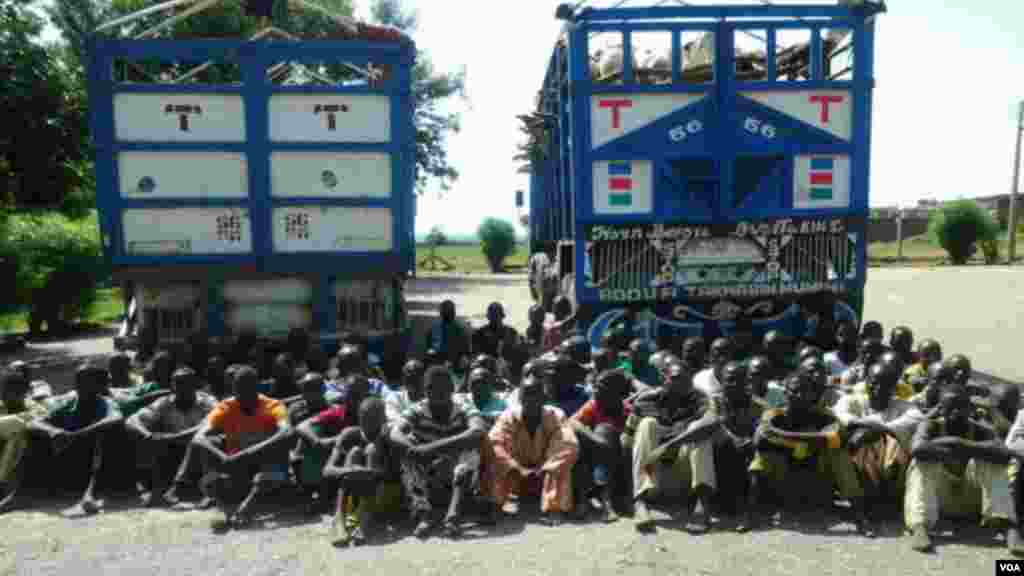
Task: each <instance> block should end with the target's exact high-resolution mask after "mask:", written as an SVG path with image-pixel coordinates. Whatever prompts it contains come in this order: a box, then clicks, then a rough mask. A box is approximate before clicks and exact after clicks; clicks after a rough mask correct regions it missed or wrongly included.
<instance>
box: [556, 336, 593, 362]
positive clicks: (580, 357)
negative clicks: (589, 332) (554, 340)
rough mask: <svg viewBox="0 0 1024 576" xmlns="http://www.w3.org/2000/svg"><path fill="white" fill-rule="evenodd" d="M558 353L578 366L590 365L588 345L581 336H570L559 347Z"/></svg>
mask: <svg viewBox="0 0 1024 576" xmlns="http://www.w3.org/2000/svg"><path fill="white" fill-rule="evenodd" d="M559 352H560V353H561V354H562V355H564V356H567V357H569V358H571V359H572V361H573V362H575V363H576V364H579V365H580V366H583V365H586V364H590V360H591V358H590V343H589V342H587V339H586V338H584V337H583V336H571V337H569V338H568V339H566V340H565V341H563V342H562V344H561V345H560V346H559Z"/></svg>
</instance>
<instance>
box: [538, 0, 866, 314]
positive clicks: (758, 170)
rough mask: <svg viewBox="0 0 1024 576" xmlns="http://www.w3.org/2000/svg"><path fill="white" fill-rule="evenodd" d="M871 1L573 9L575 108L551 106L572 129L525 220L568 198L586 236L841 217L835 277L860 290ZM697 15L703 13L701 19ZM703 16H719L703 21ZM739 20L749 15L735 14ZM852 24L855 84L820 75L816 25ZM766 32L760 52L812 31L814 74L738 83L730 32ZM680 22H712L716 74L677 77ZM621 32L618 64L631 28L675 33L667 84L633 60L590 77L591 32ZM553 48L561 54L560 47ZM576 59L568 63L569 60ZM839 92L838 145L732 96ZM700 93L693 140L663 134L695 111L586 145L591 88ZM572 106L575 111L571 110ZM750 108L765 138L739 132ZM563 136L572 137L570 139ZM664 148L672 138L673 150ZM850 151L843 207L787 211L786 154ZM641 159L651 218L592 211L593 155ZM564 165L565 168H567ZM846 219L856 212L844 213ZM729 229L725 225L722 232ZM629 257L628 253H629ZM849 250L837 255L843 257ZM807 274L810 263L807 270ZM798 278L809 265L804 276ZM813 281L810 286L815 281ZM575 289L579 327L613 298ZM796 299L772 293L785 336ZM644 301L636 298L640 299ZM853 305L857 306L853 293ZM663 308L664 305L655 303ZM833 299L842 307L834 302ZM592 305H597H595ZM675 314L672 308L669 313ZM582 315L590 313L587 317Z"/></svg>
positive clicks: (552, 77) (577, 232)
mask: <svg viewBox="0 0 1024 576" xmlns="http://www.w3.org/2000/svg"><path fill="white" fill-rule="evenodd" d="M882 11H884V10H882V9H881V8H880V7H878V6H875V5H872V6H865V7H858V8H849V7H841V6H834V5H832V6H796V7H795V6H757V5H750V6H712V7H693V6H685V7H670V6H657V7H648V8H620V9H611V10H597V9H584V10H582V11H581V12H580V13H579V14H578V18H577V20H578V22H577V25H576V26H569V27H568V28H567V30H568V49H569V51H570V55H571V57H570V61H571V64H570V81H571V82H572V85H573V93H572V109H571V110H566V109H564V108H561V107H558V106H555V107H554V108H550V109H549V110H548V111H549V112H550V113H553V114H555V115H556V117H557V122H558V123H559V124H560V125H561V126H562V127H565V126H566V125H568V126H569V127H570V128H571V130H563V133H562V134H560V135H559V137H558V138H556V139H555V140H554V143H555V144H556V147H557V150H554V151H553V152H552V156H554V157H557V158H560V159H562V160H564V159H565V158H568V159H569V163H568V165H567V164H566V162H564V161H556V162H553V163H550V164H549V165H545V164H538V165H537V166H536V169H539V170H543V171H544V173H543V174H541V175H534V177H533V178H532V179H531V180H532V182H533V183H535V185H536V186H538V187H543V188H544V190H543V194H537V195H536V196H537V197H538V199H542V200H543V201H544V204H543V205H536V206H535V205H534V202H535V201H534V200H532V199H531V200H532V201H531V217H535V216H540V217H541V219H543V215H548V216H549V217H551V216H553V215H551V214H550V212H551V211H552V210H554V211H563V210H564V206H565V205H566V199H567V198H571V199H572V200H573V201H574V202H573V203H574V204H575V210H573V211H572V214H571V215H563V216H565V217H571V216H575V218H576V220H575V226H574V227H573V231H572V236H575V237H576V238H585V237H586V232H587V230H589V226H590V225H593V224H602V225H609V226H614V225H626V224H628V225H631V226H635V225H642V224H651V223H664V224H674V225H681V223H685V224H687V225H691V224H697V225H700V224H707V225H710V226H711V227H712V228H716V229H717V228H722V227H727V226H729V225H736V223H738V222H745V223H748V224H749V223H755V224H756V223H757V222H759V221H763V220H765V219H774V220H780V219H789V218H793V217H797V218H798V219H804V218H816V219H820V220H835V219H843V220H844V221H847V222H849V223H850V226H849V228H848V230H849V232H850V233H851V234H854V235H855V237H856V238H857V241H856V242H855V249H854V252H855V253H856V254H857V258H856V259H855V261H854V262H853V265H854V267H855V274H854V276H853V277H850V278H845V279H842V280H839V281H838V282H839V283H840V284H843V285H844V286H845V289H846V290H848V291H849V292H850V294H856V293H859V292H860V290H861V288H862V286H863V282H864V274H865V271H866V264H865V259H864V256H865V253H866V244H865V242H864V236H863V233H862V231H863V229H864V226H863V222H859V221H858V220H857V219H858V218H861V219H862V218H863V217H864V215H865V214H866V212H867V206H868V176H869V172H868V168H869V158H870V154H869V152H870V134H871V115H870V113H871V92H872V89H873V82H874V80H873V51H874V42H873V39H874V24H873V23H872V22H868V23H865V21H864V20H865V18H867V17H869V16H872V15H874V14H876V13H879V12H882ZM698 19H704V21H698ZM706 19H715V20H718V22H714V23H708V22H707V21H706ZM739 19H746V20H742V21H741V20H739ZM830 28H850V29H852V30H853V31H854V37H853V43H854V56H855V62H856V65H855V70H854V78H853V79H852V80H844V81H827V80H824V79H823V78H822V76H823V69H824V65H823V62H822V61H821V58H820V54H819V53H820V46H821V44H822V42H821V37H820V33H821V31H822V30H824V29H830ZM755 29H756V30H768V31H769V32H771V33H770V34H769V35H768V42H767V50H768V52H769V53H774V52H775V51H776V49H777V43H776V42H775V34H774V32H776V31H778V30H793V29H807V30H810V31H812V35H811V38H812V45H811V49H812V53H813V54H814V56H813V57H812V60H811V63H810V66H811V72H812V76H813V77H812V79H811V81H807V82H790V81H749V82H740V81H737V80H736V79H735V78H733V76H732V74H733V66H734V63H733V54H734V49H733V48H734V47H733V42H734V33H735V32H736V31H737V30H755ZM683 30H709V31H714V32H716V35H715V38H716V53H717V54H718V56H719V57H718V58H717V60H716V62H715V65H714V77H715V82H714V83H711V84H706V85H694V84H682V83H678V80H679V78H680V72H679V67H680V66H681V64H682V63H683V62H682V60H683V58H682V54H681V53H680V52H681V51H680V50H679V48H678V38H679V36H680V32H681V31H683ZM601 31H605V32H621V33H623V34H624V38H625V39H626V40H627V46H626V47H625V48H624V51H625V53H626V55H627V58H626V61H627V62H630V60H631V59H629V58H628V55H629V54H630V52H631V51H632V47H631V46H629V45H628V40H629V39H630V38H631V36H632V34H631V33H632V32H637V31H664V32H667V33H669V34H671V36H672V37H673V39H674V42H673V50H672V64H673V78H674V79H675V80H676V81H677V83H675V84H668V85H654V86H652V85H635V84H631V83H630V78H631V72H632V70H631V69H630V68H631V66H628V65H626V66H624V68H626V70H624V76H625V84H624V85H603V84H602V85H598V84H592V83H591V82H590V81H589V79H588V76H589V66H588V65H587V61H586V56H587V54H588V52H589V51H588V36H589V34H591V33H594V32H601ZM556 53H557V50H556ZM573 58H575V60H574V59H573ZM554 61H555V60H554V59H552V60H551V61H549V68H548V75H547V77H546V78H545V90H546V92H545V93H547V94H558V93H560V92H561V90H560V82H561V80H560V79H559V78H558V74H557V71H556V67H555V66H553V63H554ZM774 67H775V63H774V61H773V59H769V61H768V68H769V70H768V74H767V77H769V78H773V77H774V75H775V70H774ZM797 90H800V91H804V90H843V91H849V92H850V93H851V94H852V95H853V97H854V113H853V114H854V118H853V124H854V130H853V134H852V138H851V140H850V141H843V140H842V139H839V138H837V137H835V136H833V135H832V134H831V133H829V132H827V131H824V130H820V129H818V128H816V127H814V126H811V125H808V124H805V123H803V122H801V121H799V120H797V119H795V118H790V117H788V116H786V115H784V114H782V113H779V112H777V111H775V110H773V109H771V108H768V107H766V106H764V105H761V104H759V103H757V102H754V101H752V100H749V99H747V98H745V97H743V96H741V95H740V94H739V93H740V92H742V91H778V92H791V91H797ZM705 91H708V92H709V93H710V97H709V99H708V100H707V101H706V102H705V103H704V104H702V106H704V107H705V110H704V111H703V115H704V119H705V125H704V128H705V129H704V131H703V132H702V133H701V134H700V136H699V137H695V138H694V139H692V140H689V139H687V140H686V141H685V142H683V143H681V144H680V143H674V142H670V141H668V139H667V137H666V128H667V127H668V125H670V124H672V123H673V122H678V121H679V120H681V119H683V118H684V117H685V116H686V115H687V114H692V113H693V110H689V111H685V112H676V113H674V114H673V115H672V117H671V118H662V119H659V120H656V121H655V122H653V123H651V124H650V125H648V126H645V127H643V128H641V129H638V130H635V131H634V132H631V133H630V134H627V135H625V136H623V137H622V138H620V139H617V140H614V141H612V142H608V143H606V144H604V145H603V146H602V147H601V148H599V149H596V150H594V149H592V142H591V133H590V130H591V127H590V121H589V120H590V98H591V96H592V95H594V94H631V95H642V94H665V93H699V92H705ZM570 112H571V115H570ZM749 116H755V117H756V118H757V119H758V120H760V121H762V122H763V123H768V124H770V125H772V126H773V128H774V129H775V132H774V134H773V137H766V136H765V133H764V132H760V131H759V132H757V133H750V132H748V131H747V130H746V129H745V123H744V121H745V120H746V118H747V117H749ZM570 144H571V145H570ZM672 144H680V145H676V146H673V145H672ZM814 153H818V154H846V155H849V156H850V158H851V168H850V169H851V190H850V195H851V203H852V205H851V206H850V207H849V208H847V209H820V210H794V209H792V194H793V190H792V188H793V183H794V177H793V176H794V174H793V171H794V158H795V156H797V155H801V154H814ZM618 159H630V160H649V161H651V162H652V163H653V167H654V170H655V173H656V177H655V179H656V183H655V213H654V214H653V215H650V214H648V215H617V216H601V217H596V216H595V215H594V214H593V213H592V206H593V198H592V193H591V190H592V182H591V179H592V163H593V162H594V161H596V160H618ZM566 170H568V172H569V173H568V174H566V173H565V171H566ZM691 181H696V182H701V183H706V186H707V190H706V193H705V194H704V196H700V195H694V194H692V193H690V194H688V193H687V192H688V190H687V187H688V185H689V183H690V182H691ZM851 218H853V220H850V219H851ZM724 229H725V228H722V230H724ZM567 237H569V235H566V234H564V233H563V234H556V235H554V236H548V239H552V240H555V239H564V238H567ZM583 252H584V251H582V250H578V251H577V254H576V256H577V258H576V269H577V270H583V269H584V260H585V257H584V253H583ZM627 257H628V256H627ZM844 257H845V256H844ZM808 270H810V269H808ZM800 273H801V274H806V273H807V271H804V272H800ZM815 289H816V288H815ZM576 295H577V298H578V300H579V301H580V302H581V308H580V310H579V311H578V313H579V314H580V316H581V318H582V320H583V324H584V325H585V324H587V323H588V322H589V321H590V319H593V318H594V317H596V315H597V313H599V312H600V311H601V310H607V309H609V308H612V307H613V306H611V305H609V304H606V303H605V304H599V303H598V298H599V292H598V291H597V290H596V289H594V288H592V287H588V286H587V285H586V282H585V280H584V277H583V275H582V274H578V275H577V286H576ZM803 299H804V298H803V297H802V296H801V297H798V298H790V297H785V298H774V300H776V301H777V302H778V303H780V304H785V303H792V304H793V305H794V306H797V308H795V310H796V313H795V314H792V315H787V316H786V317H785V318H780V319H779V322H781V323H782V324H779V326H776V327H780V326H782V325H783V324H784V325H785V326H784V328H785V329H786V330H787V331H789V332H791V333H794V334H795V333H798V332H800V331H801V330H802V328H801V327H802V326H805V325H806V321H805V319H804V318H803V317H802V316H801V314H802V312H800V308H799V303H800V302H802V301H803ZM641 300H642V299H641ZM850 302H851V304H850V305H847V306H846V307H847V308H850V306H856V307H858V308H859V306H860V304H858V303H857V297H852V299H851V300H850ZM712 304H714V302H713V301H712V302H699V303H698V302H696V301H695V300H694V299H693V298H690V297H678V296H677V297H676V299H675V300H673V301H672V302H669V303H665V305H668V306H670V307H673V306H679V305H685V306H691V307H692V308H694V309H695V310H697V312H698V315H699V314H705V316H707V315H708V314H709V313H710V312H711V310H710V308H709V307H710V306H711V305H712ZM659 306H663V304H660V303H659ZM837 306H838V305H837ZM599 309H600V310H599ZM669 312H670V315H671V308H670V309H669ZM588 318H589V319H588ZM708 325H709V323H708V322H707V321H704V320H702V321H700V322H697V323H696V326H697V327H698V328H697V330H698V332H701V331H706V330H707V326H708Z"/></svg>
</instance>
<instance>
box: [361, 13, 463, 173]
mask: <svg viewBox="0 0 1024 576" xmlns="http://www.w3.org/2000/svg"><path fill="white" fill-rule="evenodd" d="M371 13H372V14H373V19H374V21H375V22H377V23H379V24H385V25H389V26H394V27H395V28H398V29H399V30H402V31H403V32H405V33H406V34H409V35H410V36H414V37H415V31H416V27H417V24H418V22H417V18H416V14H415V13H414V12H411V11H408V10H406V9H404V7H403V6H402V3H401V1H400V0H374V2H373V4H372V6H371ZM412 80H413V87H412V90H413V98H414V101H415V109H416V112H415V124H416V168H417V172H416V188H417V190H418V191H420V192H423V191H424V190H425V189H426V185H427V183H428V182H429V181H430V180H431V179H436V180H437V182H438V184H440V186H441V189H442V190H446V191H447V190H449V189H451V185H452V184H453V183H454V182H455V181H456V180H457V179H458V178H459V171H458V170H457V169H456V168H455V167H454V166H452V165H451V163H450V162H449V161H448V135H449V134H454V133H458V132H459V130H460V129H461V126H460V124H459V114H458V113H457V112H452V111H450V110H446V108H445V106H444V104H445V103H446V102H448V101H450V100H451V99H452V98H459V99H462V100H463V101H465V100H466V92H465V88H466V71H465V69H462V70H460V71H457V72H438V71H437V70H435V69H434V65H433V62H431V60H430V56H429V55H428V54H426V53H425V52H424V51H422V50H419V51H417V55H416V65H415V67H414V68H413V71H412Z"/></svg>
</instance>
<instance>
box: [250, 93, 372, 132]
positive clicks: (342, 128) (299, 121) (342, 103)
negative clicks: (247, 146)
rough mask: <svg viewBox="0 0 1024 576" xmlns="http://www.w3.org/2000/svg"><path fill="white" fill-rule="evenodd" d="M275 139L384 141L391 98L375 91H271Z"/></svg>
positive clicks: (270, 111)
mask: <svg viewBox="0 0 1024 576" xmlns="http://www.w3.org/2000/svg"><path fill="white" fill-rule="evenodd" d="M269 113H270V117H269V121H270V139H271V140H272V141H274V142H387V141H389V140H390V139H391V101H390V100H389V99H388V97H387V96H380V95H376V94H355V95H337V94H274V95H273V96H271V97H270V109H269Z"/></svg>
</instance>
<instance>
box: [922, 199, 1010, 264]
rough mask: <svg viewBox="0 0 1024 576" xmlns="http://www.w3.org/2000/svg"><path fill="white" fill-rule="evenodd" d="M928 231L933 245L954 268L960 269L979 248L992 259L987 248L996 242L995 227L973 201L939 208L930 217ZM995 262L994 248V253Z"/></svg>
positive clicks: (994, 223) (958, 202)
mask: <svg viewBox="0 0 1024 576" xmlns="http://www.w3.org/2000/svg"><path fill="white" fill-rule="evenodd" d="M928 231H929V233H930V234H931V236H932V238H933V239H934V240H935V242H936V243H937V244H938V245H939V246H941V247H942V249H943V250H945V251H946V253H948V254H949V259H950V260H951V261H952V262H953V264H955V265H958V266H959V265H962V264H965V263H967V261H968V260H969V259H970V258H971V256H972V255H973V254H974V251H975V249H976V247H977V246H981V247H982V248H983V249H984V250H985V251H986V252H988V254H987V255H986V260H988V259H989V258H990V257H992V254H991V244H987V243H989V242H993V243H994V242H996V241H997V240H998V238H999V224H998V223H997V222H996V221H995V220H994V219H993V218H992V216H991V215H990V214H989V213H988V212H986V211H985V210H983V209H982V208H981V207H980V206H978V204H977V202H974V201H973V200H957V201H955V202H949V203H947V204H945V205H943V206H942V207H941V208H939V209H938V210H935V211H933V212H932V214H931V218H930V222H929V223H928ZM995 257H996V258H998V247H997V248H996V251H995Z"/></svg>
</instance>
